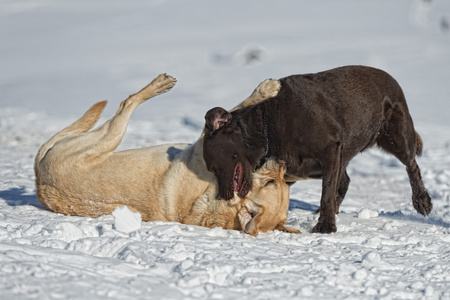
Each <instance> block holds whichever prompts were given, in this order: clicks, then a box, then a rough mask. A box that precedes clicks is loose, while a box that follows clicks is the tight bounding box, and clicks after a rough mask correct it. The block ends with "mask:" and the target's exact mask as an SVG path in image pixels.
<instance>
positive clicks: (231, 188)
mask: <svg viewBox="0 0 450 300" xmlns="http://www.w3.org/2000/svg"><path fill="white" fill-rule="evenodd" d="M205 121H206V124H205V138H204V142H203V158H204V160H205V163H206V167H207V168H208V170H209V171H211V172H213V173H214V174H215V175H216V177H217V180H218V182H219V196H220V197H221V198H224V199H226V200H229V199H231V198H232V197H233V194H234V192H237V194H238V196H239V197H241V198H244V197H245V196H246V195H247V193H248V192H249V191H250V190H251V188H252V172H253V171H254V170H255V169H256V166H258V165H259V162H260V159H261V157H262V156H263V154H264V149H252V147H249V145H248V143H247V141H246V139H245V135H246V134H245V133H244V131H247V128H245V125H244V124H238V122H237V120H236V118H233V116H232V114H230V113H229V112H227V111H226V110H225V109H223V108H221V107H216V108H213V109H211V110H209V111H208V112H207V113H206V116H205Z"/></svg>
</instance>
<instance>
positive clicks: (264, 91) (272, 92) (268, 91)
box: [256, 78, 281, 99]
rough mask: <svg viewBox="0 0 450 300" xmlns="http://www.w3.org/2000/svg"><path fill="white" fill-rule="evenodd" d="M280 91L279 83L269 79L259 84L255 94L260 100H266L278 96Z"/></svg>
mask: <svg viewBox="0 0 450 300" xmlns="http://www.w3.org/2000/svg"><path fill="white" fill-rule="evenodd" d="M280 89H281V83H280V81H279V80H276V79H271V78H270V79H266V80H264V81H263V82H261V83H260V84H259V85H258V87H257V88H256V92H257V93H258V94H259V95H260V97H261V98H262V99H268V98H273V97H275V96H276V95H278V92H279V91H280Z"/></svg>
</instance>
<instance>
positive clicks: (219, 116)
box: [205, 107, 232, 131]
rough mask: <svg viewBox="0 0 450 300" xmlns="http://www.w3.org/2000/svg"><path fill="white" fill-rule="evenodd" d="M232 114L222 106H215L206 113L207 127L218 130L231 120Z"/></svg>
mask: <svg viewBox="0 0 450 300" xmlns="http://www.w3.org/2000/svg"><path fill="white" fill-rule="evenodd" d="M231 118H232V116H231V114H230V113H229V112H227V111H226V110H225V109H223V108H222V107H214V108H212V109H210V110H209V111H208V112H207V113H206V115H205V121H206V128H208V129H209V130H211V131H216V130H217V129H219V128H220V127H222V126H224V125H225V124H227V123H228V122H229V121H230V120H231Z"/></svg>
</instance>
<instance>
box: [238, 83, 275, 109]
mask: <svg viewBox="0 0 450 300" xmlns="http://www.w3.org/2000/svg"><path fill="white" fill-rule="evenodd" d="M280 88H281V83H280V81H278V80H276V79H266V80H264V81H263V82H261V83H260V84H259V85H258V86H257V87H256V89H255V90H254V91H253V93H252V94H251V95H250V96H249V97H248V98H247V99H245V100H244V101H242V102H241V103H239V104H238V105H237V106H235V107H234V108H233V109H231V110H230V112H232V111H235V110H238V109H240V108H244V107H247V106H251V105H255V104H258V103H259V102H262V101H264V100H267V99H270V98H273V97H275V96H276V95H278V92H279V91H280Z"/></svg>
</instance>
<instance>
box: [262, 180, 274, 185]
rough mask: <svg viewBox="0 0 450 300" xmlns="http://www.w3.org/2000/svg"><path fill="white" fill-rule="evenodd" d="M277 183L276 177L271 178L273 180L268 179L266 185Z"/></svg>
mask: <svg viewBox="0 0 450 300" xmlns="http://www.w3.org/2000/svg"><path fill="white" fill-rule="evenodd" d="M275 183H276V180H275V179H271V180H269V181H267V182H266V184H265V185H264V186H269V185H271V184H275Z"/></svg>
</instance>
